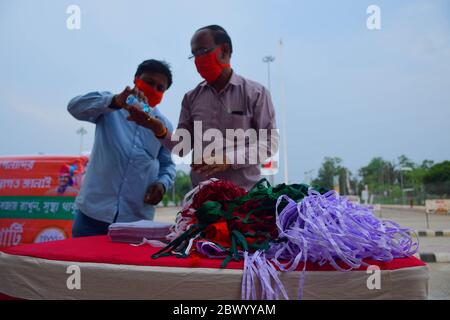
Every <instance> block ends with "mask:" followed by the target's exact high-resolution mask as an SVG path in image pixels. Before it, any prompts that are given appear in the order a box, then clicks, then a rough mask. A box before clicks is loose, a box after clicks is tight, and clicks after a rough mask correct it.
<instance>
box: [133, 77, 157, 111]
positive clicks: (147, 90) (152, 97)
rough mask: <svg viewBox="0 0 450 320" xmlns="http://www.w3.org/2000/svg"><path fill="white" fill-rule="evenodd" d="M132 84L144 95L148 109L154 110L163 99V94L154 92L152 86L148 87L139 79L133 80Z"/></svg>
mask: <svg viewBox="0 0 450 320" xmlns="http://www.w3.org/2000/svg"><path fill="white" fill-rule="evenodd" d="M134 84H135V85H136V88H138V89H139V90H141V91H142V92H143V93H144V95H145V97H146V98H147V101H148V104H149V106H150V107H152V108H154V107H156V105H157V104H159V103H160V102H161V100H162V97H163V93H162V92H161V91H158V90H155V89H154V88H153V87H152V86H150V85H148V84H147V83H146V82H145V81H143V80H141V79H140V78H134Z"/></svg>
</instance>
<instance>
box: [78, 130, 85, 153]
mask: <svg viewBox="0 0 450 320" xmlns="http://www.w3.org/2000/svg"><path fill="white" fill-rule="evenodd" d="M76 132H77V134H79V135H80V155H81V154H82V153H83V136H84V135H85V134H86V133H87V130H86V129H85V128H83V127H80V128H79V129H78V130H77V131H76Z"/></svg>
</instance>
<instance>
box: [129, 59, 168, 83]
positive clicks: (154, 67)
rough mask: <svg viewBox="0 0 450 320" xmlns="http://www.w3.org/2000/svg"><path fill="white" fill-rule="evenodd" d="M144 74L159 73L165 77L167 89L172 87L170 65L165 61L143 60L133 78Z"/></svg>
mask: <svg viewBox="0 0 450 320" xmlns="http://www.w3.org/2000/svg"><path fill="white" fill-rule="evenodd" d="M144 72H151V73H161V74H163V75H165V76H166V77H167V89H169V88H170V86H171V85H172V72H171V71H170V65H169V64H168V63H167V62H165V61H159V60H154V59H150V60H145V61H144V62H142V63H141V64H140V65H139V66H138V68H137V71H136V74H135V75H134V76H135V77H140V76H141V74H143V73H144Z"/></svg>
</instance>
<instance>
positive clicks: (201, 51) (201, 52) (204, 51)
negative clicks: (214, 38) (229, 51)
mask: <svg viewBox="0 0 450 320" xmlns="http://www.w3.org/2000/svg"><path fill="white" fill-rule="evenodd" d="M215 48H217V46H214V47H212V48H209V49H198V50H196V51H195V52H192V54H191V55H190V56H189V57H188V59H192V58H195V57H200V56H203V55H205V54H208V53H210V52H212V51H213V50H214V49H215Z"/></svg>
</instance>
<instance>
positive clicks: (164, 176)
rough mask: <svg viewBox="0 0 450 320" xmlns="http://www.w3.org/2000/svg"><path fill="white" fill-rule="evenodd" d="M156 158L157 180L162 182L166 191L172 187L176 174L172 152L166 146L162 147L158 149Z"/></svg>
mask: <svg viewBox="0 0 450 320" xmlns="http://www.w3.org/2000/svg"><path fill="white" fill-rule="evenodd" d="M158 160H159V173H158V182H160V183H162V184H163V185H164V188H165V189H166V191H167V190H169V189H170V188H171V187H172V185H173V182H174V180H175V175H176V170H175V164H174V163H173V161H172V153H171V152H170V151H169V150H168V149H167V148H165V147H162V148H161V149H160V150H159V154H158Z"/></svg>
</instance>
